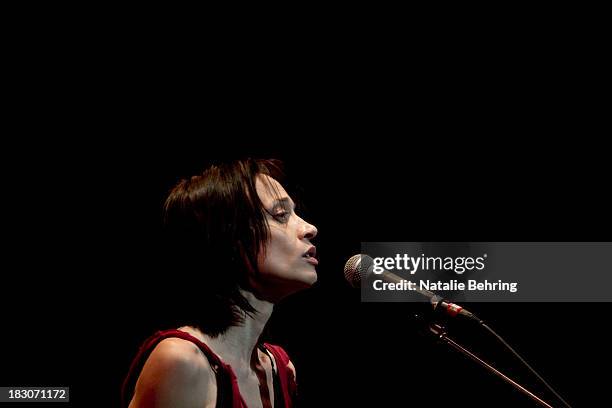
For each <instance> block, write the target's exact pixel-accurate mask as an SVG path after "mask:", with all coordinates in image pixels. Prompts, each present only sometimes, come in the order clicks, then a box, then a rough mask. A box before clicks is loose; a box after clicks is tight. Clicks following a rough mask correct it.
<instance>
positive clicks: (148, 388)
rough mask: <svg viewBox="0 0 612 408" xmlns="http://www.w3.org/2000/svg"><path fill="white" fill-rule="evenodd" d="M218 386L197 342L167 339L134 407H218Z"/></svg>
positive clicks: (146, 370)
mask: <svg viewBox="0 0 612 408" xmlns="http://www.w3.org/2000/svg"><path fill="white" fill-rule="evenodd" d="M216 398H217V384H216V379H215V375H214V372H213V371H212V368H211V367H210V364H209V362H208V359H207V358H206V356H204V354H203V353H202V352H201V351H200V349H198V348H197V347H196V346H195V345H194V344H193V343H191V342H189V341H185V340H182V339H174V338H171V339H166V340H163V341H162V342H160V343H159V344H158V345H157V347H155V349H154V350H153V352H152V353H151V355H150V356H149V358H148V359H147V362H146V363H145V365H144V367H143V369H142V372H141V373H140V377H139V378H138V381H137V383H136V388H135V391H134V397H133V398H132V402H131V403H130V408H144V407H147V408H149V407H150V408H191V407H194V408H195V407H197V408H202V407H209V406H210V407H214V406H215V402H216Z"/></svg>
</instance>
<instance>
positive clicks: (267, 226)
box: [122, 159, 318, 408]
mask: <svg viewBox="0 0 612 408" xmlns="http://www.w3.org/2000/svg"><path fill="white" fill-rule="evenodd" d="M280 177H281V172H280V170H279V166H278V163H277V162H275V161H260V160H251V159H248V160H244V161H238V162H234V163H231V164H225V165H221V166H213V167H211V168H209V169H208V170H206V171H205V172H204V173H203V174H201V175H198V176H194V177H192V178H191V179H189V180H183V181H181V182H180V183H179V184H178V185H177V186H176V187H174V189H173V190H172V191H171V192H170V195H169V197H168V199H167V200H166V203H165V206H164V208H165V224H166V225H167V227H168V229H169V231H170V232H171V233H172V235H173V236H174V237H175V238H176V240H175V241H176V242H178V244H177V249H178V252H177V255H176V260H177V263H180V264H181V265H182V267H181V269H182V272H185V271H187V274H188V275H189V276H190V279H191V281H192V283H188V284H187V285H184V286H185V287H184V290H185V293H189V294H188V295H186V296H185V298H186V299H187V300H186V303H187V304H189V307H188V308H189V310H190V312H194V311H196V312H197V316H195V317H193V319H192V320H191V321H189V324H188V325H185V326H183V327H180V328H179V329H177V330H169V331H165V332H158V333H156V335H154V336H153V337H152V338H150V339H149V340H148V341H147V342H146V343H145V344H144V345H143V346H142V347H141V350H140V352H139V354H138V356H137V357H136V359H135V360H134V362H133V364H132V367H131V369H130V373H129V374H128V377H127V378H126V380H125V382H124V386H123V394H122V397H123V404H124V406H128V405H129V407H131V408H137V407H173V408H181V407H198V408H201V407H262V408H268V407H291V406H292V405H293V398H294V396H295V384H296V383H295V368H294V366H293V364H292V363H291V361H290V360H289V357H288V356H287V354H286V353H285V352H284V350H283V349H282V348H281V347H279V346H274V345H270V344H267V343H263V344H262V343H261V341H260V336H261V334H262V331H263V330H264V327H265V325H266V322H267V321H268V319H269V318H270V315H271V313H272V310H273V308H274V304H275V303H277V302H278V301H279V300H281V299H282V298H284V297H286V296H287V295H290V294H291V293H294V292H296V291H299V290H301V289H305V288H308V287H310V286H311V285H312V284H313V283H314V282H315V281H316V280H317V274H316V271H315V266H316V265H317V264H318V261H317V259H316V249H315V247H314V246H313V245H312V243H311V240H312V239H313V238H314V237H315V236H316V235H317V229H316V228H315V227H314V226H313V225H311V224H309V223H307V222H306V221H304V220H303V219H301V218H300V217H299V216H298V215H297V214H296V213H295V204H294V202H293V200H292V199H291V197H289V195H288V194H287V192H286V191H285V189H284V188H283V186H282V185H281V184H280V183H279V182H278V181H277V180H279V179H280ZM198 278H199V279H200V280H201V282H198V281H197V280H198ZM176 279H179V278H178V277H177V278H176ZM181 279H183V278H181ZM187 282H190V281H187ZM190 286H191V287H193V286H197V287H198V291H197V295H194V294H191V293H190V292H189V287H190Z"/></svg>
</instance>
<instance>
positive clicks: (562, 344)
mask: <svg viewBox="0 0 612 408" xmlns="http://www.w3.org/2000/svg"><path fill="white" fill-rule="evenodd" d="M171 122H172V121H168V122H165V121H161V122H160V127H156V126H152V125H151V124H149V125H147V126H146V128H145V129H146V130H147V131H150V132H151V138H150V139H149V138H147V140H143V141H142V142H134V140H131V142H130V143H128V142H126V141H121V140H112V141H111V140H109V139H106V140H100V141H94V140H88V141H87V142H85V141H81V142H78V141H70V142H67V141H66V142H64V141H59V140H54V141H48V142H43V143H41V142H36V143H33V144H28V143H25V144H22V145H20V146H19V147H17V148H14V149H13V150H10V151H9V152H8V153H7V154H9V155H11V154H13V156H14V157H19V158H20V160H19V161H18V163H17V164H16V165H14V166H13V167H12V168H11V170H10V173H5V176H6V180H5V181H6V183H5V186H6V192H7V195H6V197H7V198H6V201H7V202H8V203H9V204H11V207H10V208H11V209H10V210H7V212H6V218H5V220H6V225H7V228H6V229H5V231H6V233H7V235H8V237H9V238H10V239H7V240H5V244H4V249H5V255H4V257H5V273H4V278H3V289H2V290H3V296H2V300H1V302H2V310H3V342H2V350H1V359H2V370H1V374H2V378H1V379H2V381H1V382H2V384H7V385H8V384H14V385H68V386H70V387H71V393H72V400H73V401H74V402H75V405H77V404H78V405H79V406H90V405H92V404H93V405H98V404H103V405H106V406H113V405H116V404H117V402H118V395H119V387H120V383H121V381H122V379H123V376H124V375H125V373H126V371H127V368H128V365H129V362H130V360H131V358H132V357H133V355H134V353H135V352H136V350H137V348H138V346H139V344H140V343H141V342H142V341H143V340H144V339H145V338H146V337H147V336H149V335H150V334H152V332H153V331H155V330H157V329H159V328H162V327H164V324H166V322H167V321H168V319H169V318H170V317H171V316H167V315H166V312H165V309H166V308H165V305H167V304H169V303H172V302H177V301H180V298H181V294H180V293H176V292H172V293H168V292H165V291H164V290H163V285H160V280H161V279H164V278H165V279H167V278H168V276H171V274H172V270H171V268H168V266H167V264H166V263H164V259H163V253H164V251H163V250H164V248H163V240H162V237H161V224H160V214H161V203H162V202H163V199H164V197H165V194H166V192H167V191H168V189H169V188H170V187H171V186H172V185H173V184H174V183H175V182H176V181H177V180H178V179H179V178H180V177H184V176H188V175H191V174H193V173H194V172H196V171H200V170H201V169H202V168H204V167H205V166H206V165H208V164H210V163H211V162H214V161H218V160H226V159H230V158H235V157H245V156H254V157H264V158H265V157H275V158H280V159H282V160H284V161H285V164H286V170H287V173H288V177H289V181H290V182H291V184H292V191H293V192H294V194H296V195H298V196H300V198H301V200H302V202H303V204H304V209H303V215H304V217H305V218H306V219H308V220H309V221H311V222H313V223H314V224H315V225H317V227H318V229H319V236H318V237H317V239H316V244H317V246H318V248H319V252H318V253H319V255H320V261H321V263H320V266H319V268H318V271H319V282H318V283H317V284H316V286H315V287H314V288H312V289H311V290H308V291H305V292H303V293H301V294H298V295H295V296H294V297H292V298H289V299H287V300H286V301H285V302H283V303H282V304H280V305H278V306H277V310H276V311H275V314H274V316H273V318H272V321H271V323H270V330H269V339H270V340H271V341H273V342H277V343H279V344H281V345H283V346H284V347H285V348H286V349H287V350H288V352H289V353H290V355H291V356H292V359H293V360H294V362H295V365H296V367H297V369H298V381H299V386H300V399H301V402H302V406H307V407H315V406H328V404H329V403H330V401H342V404H343V405H346V406H380V407H394V406H411V405H414V406H425V404H427V405H429V404H431V403H447V404H453V405H455V406H483V407H485V406H532V404H531V403H530V401H528V400H527V399H526V398H525V397H523V396H522V395H520V394H519V393H518V392H516V391H514V390H513V389H511V388H510V387H509V386H507V385H506V384H504V383H502V382H501V381H500V380H498V379H496V378H493V377H492V376H491V375H490V374H488V373H487V372H485V371H484V370H483V369H482V368H481V367H479V366H476V365H475V363H473V362H471V361H469V360H467V359H466V358H465V357H463V356H461V355H459V354H457V353H456V352H454V351H452V350H449V349H447V348H445V346H442V345H438V344H436V343H435V342H434V341H433V340H432V339H431V338H429V337H425V336H423V335H421V334H420V330H419V329H420V327H419V325H418V324H417V323H416V322H415V321H414V320H413V319H412V318H411V316H412V315H413V314H414V313H415V311H417V308H416V306H415V305H411V304H361V303H360V301H359V293H357V292H355V291H354V290H352V289H351V288H349V287H348V285H347V284H346V283H345V282H344V280H343V276H342V269H343V265H344V262H345V261H346V259H347V258H348V257H350V256H351V255H353V254H356V253H358V252H359V246H360V242H361V241H504V240H516V241H538V240H541V241H550V240H552V241H554V240H558V241H564V240H605V239H609V233H608V231H609V226H610V216H609V211H607V209H608V208H609V207H610V202H609V198H607V197H606V196H605V194H604V190H605V188H606V186H605V183H604V181H603V178H602V174H603V173H599V172H600V171H602V170H603V162H601V161H599V160H600V159H601V156H600V155H599V154H598V152H597V149H592V148H591V147H589V146H584V145H581V144H580V142H579V141H578V140H574V141H571V142H560V141H553V142H551V143H550V144H548V145H546V146H534V145H532V144H530V142H529V141H525V140H521V139H519V138H506V139H502V138H492V137H491V138H484V139H482V141H479V142H476V143H475V144H474V143H468V142H467V141H466V140H462V141H458V140H456V139H455V141H453V139H452V138H451V139H448V138H442V137H441V136H432V135H429V136H427V135H425V133H427V132H423V134H422V135H420V136H418V135H416V134H412V132H404V133H401V134H400V133H398V134H397V136H396V137H393V138H385V139H383V138H381V137H380V134H381V133H382V131H381V132H374V131H372V132H370V130H371V129H370V128H366V129H356V128H355V127H354V126H353V127H351V131H350V132H346V133H344V134H336V133H333V132H331V133H330V134H329V136H328V137H320V135H319V137H313V136H311V135H313V134H314V132H313V131H312V130H311V129H308V131H306V130H304V131H295V132H292V131H289V130H284V129H282V128H281V129H279V128H277V129H273V130H268V131H265V129H262V128H259V130H258V131H257V132H255V131H253V135H251V136H248V137H247V139H249V142H246V143H245V142H242V141H240V140H239V138H237V137H236V136H235V135H233V134H232V133H231V132H227V131H219V132H208V131H207V132H202V134H201V136H199V137H197V138H192V139H190V140H189V141H188V140H186V139H179V138H175V137H174V136H172V135H174V134H180V133H181V132H183V131H184V128H182V127H181V125H175V124H174V123H171ZM173 126H176V127H173ZM415 133H416V132H415ZM164 135H165V136H164ZM154 136H155V137H156V138H153V137H154ZM339 136H343V137H344V141H339V140H338V139H337V138H338V137H339ZM357 136H362V137H363V139H361V140H359V141H358V140H357V138H356V137H357ZM332 139H336V140H335V143H336V144H337V145H336V146H338V144H339V145H340V146H345V147H335V148H332ZM124 140H126V139H124ZM560 148H561V149H563V153H557V152H558V151H559V150H558V149H560ZM502 153H505V154H502ZM572 155H574V156H572ZM585 155H590V156H587V157H590V160H588V162H587V163H586V164H580V165H578V164H575V163H574V162H573V160H572V157H576V156H582V157H585ZM577 273H579V271H577ZM468 306H469V307H470V308H471V309H473V310H474V311H475V312H477V313H478V314H479V315H480V316H481V317H482V318H484V319H485V320H487V321H488V322H489V323H490V325H491V326H492V327H494V328H496V329H497V330H498V331H499V333H500V334H502V335H503V336H504V337H505V338H506V339H507V340H508V341H509V342H510V343H511V344H512V345H514V346H515V347H516V349H517V350H519V351H520V352H521V353H522V354H523V355H524V356H525V358H526V359H527V360H528V361H529V362H530V363H532V365H533V366H534V367H536V369H538V370H539V371H540V373H541V374H542V375H543V376H544V377H545V378H546V379H547V380H549V382H550V383H551V384H553V385H554V386H555V387H556V388H557V389H558V390H559V391H560V392H561V393H562V395H564V396H565V397H566V399H567V400H568V401H570V402H574V404H575V406H581V405H582V406H584V405H586V403H587V401H590V400H591V397H589V394H590V393H593V394H598V395H600V396H601V395H603V386H604V383H603V378H605V377H604V376H603V373H604V372H605V371H606V369H607V366H606V363H605V359H606V358H607V357H609V351H608V342H607V340H606V335H605V332H604V331H605V325H606V322H607V321H609V318H608V316H609V313H610V311H612V308H611V307H610V305H609V304H596V303H563V304H550V303H534V304H512V305H509V304H495V303H479V304H473V305H468ZM451 329H452V330H453V333H454V334H455V335H456V337H457V338H458V339H461V340H463V341H464V342H465V343H466V344H468V345H470V346H472V347H473V349H474V350H475V351H477V352H479V353H480V354H482V355H483V356H485V357H487V358H489V360H491V361H494V362H496V363H497V364H498V366H499V368H501V369H503V370H505V371H506V372H507V373H511V374H513V375H514V376H516V378H517V379H519V380H521V381H522V382H523V383H524V384H525V385H527V386H528V388H530V389H532V390H534V391H537V392H540V393H542V395H545V396H546V397H547V399H548V400H549V401H553V399H552V398H551V397H550V395H549V394H548V393H546V391H545V390H543V387H541V386H540V385H539V384H538V383H537V382H536V381H535V380H534V379H533V378H532V377H531V376H530V375H527V374H526V372H525V370H524V369H522V368H521V367H520V366H519V364H518V363H517V362H516V361H514V360H512V359H511V358H508V356H507V353H505V352H504V351H503V350H502V349H501V347H499V346H497V344H496V343H495V341H494V340H493V339H491V338H490V337H488V336H486V335H484V334H482V333H481V332H480V331H478V330H477V329H475V328H474V327H471V326H470V325H465V324H460V323H459V322H454V323H452V324H451ZM553 405H555V404H553Z"/></svg>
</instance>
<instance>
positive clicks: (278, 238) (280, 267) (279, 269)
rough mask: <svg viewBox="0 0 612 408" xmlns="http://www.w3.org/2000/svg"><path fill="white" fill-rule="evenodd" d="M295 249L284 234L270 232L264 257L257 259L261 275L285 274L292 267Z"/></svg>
mask: <svg viewBox="0 0 612 408" xmlns="http://www.w3.org/2000/svg"><path fill="white" fill-rule="evenodd" d="M294 252H295V248H294V246H293V245H291V241H290V240H289V239H288V237H287V235H286V234H285V233H282V232H279V231H274V230H273V231H271V234H270V241H269V242H268V245H267V246H266V253H265V257H264V256H263V254H262V255H260V256H259V258H258V267H259V271H260V273H262V274H272V275H278V274H281V275H283V274H285V273H287V271H288V270H289V269H291V267H292V262H294V258H295V253H294Z"/></svg>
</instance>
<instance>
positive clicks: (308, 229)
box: [300, 221, 319, 240]
mask: <svg viewBox="0 0 612 408" xmlns="http://www.w3.org/2000/svg"><path fill="white" fill-rule="evenodd" d="M318 233H319V231H318V230H317V227H315V226H314V225H312V224H309V223H307V222H306V221H303V225H302V232H301V234H300V239H303V238H307V239H309V240H310V239H313V238H314V237H316V236H317V234H318Z"/></svg>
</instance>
